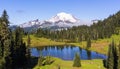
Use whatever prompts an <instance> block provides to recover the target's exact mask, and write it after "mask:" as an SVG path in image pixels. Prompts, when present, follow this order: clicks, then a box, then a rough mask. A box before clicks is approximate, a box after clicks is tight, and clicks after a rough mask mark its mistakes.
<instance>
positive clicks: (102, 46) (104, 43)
mask: <svg viewBox="0 0 120 69" xmlns="http://www.w3.org/2000/svg"><path fill="white" fill-rule="evenodd" d="M30 37H31V47H40V46H55V45H56V46H58V45H75V46H79V47H81V48H84V49H85V48H86V41H83V42H80V43H66V42H56V41H53V40H51V39H47V38H37V37H35V36H34V35H30ZM112 39H114V41H115V43H116V44H117V45H118V43H119V41H120V35H112V36H111V38H105V39H98V40H92V45H91V48H90V49H89V50H92V51H96V52H98V53H101V54H106V55H107V52H108V46H109V44H110V42H111V41H112ZM24 41H25V42H27V37H26V36H25V38H24Z"/></svg>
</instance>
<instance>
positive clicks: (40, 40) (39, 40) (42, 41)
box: [23, 35, 65, 47]
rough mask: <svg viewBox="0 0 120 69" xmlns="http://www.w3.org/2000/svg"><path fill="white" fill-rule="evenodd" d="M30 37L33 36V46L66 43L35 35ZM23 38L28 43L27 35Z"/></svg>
mask: <svg viewBox="0 0 120 69" xmlns="http://www.w3.org/2000/svg"><path fill="white" fill-rule="evenodd" d="M30 37H31V47H39V46H52V45H65V42H56V41H52V40H51V39H47V38H37V37H35V36H34V35H30ZM23 39H24V41H25V42H26V43H27V37H25V38H23Z"/></svg>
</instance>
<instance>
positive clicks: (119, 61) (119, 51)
mask: <svg viewBox="0 0 120 69" xmlns="http://www.w3.org/2000/svg"><path fill="white" fill-rule="evenodd" d="M118 48H119V49H118V67H117V68H118V69H120V42H119V45H118Z"/></svg>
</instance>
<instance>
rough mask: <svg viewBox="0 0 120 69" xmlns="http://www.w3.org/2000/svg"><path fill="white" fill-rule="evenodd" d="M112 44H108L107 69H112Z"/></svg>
mask: <svg viewBox="0 0 120 69" xmlns="http://www.w3.org/2000/svg"><path fill="white" fill-rule="evenodd" d="M112 45H113V44H110V46H109V50H108V59H107V69H113V67H114V56H113V49H112V47H113V46H112Z"/></svg>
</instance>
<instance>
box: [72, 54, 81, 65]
mask: <svg viewBox="0 0 120 69" xmlns="http://www.w3.org/2000/svg"><path fill="white" fill-rule="evenodd" d="M73 67H81V60H80V55H79V53H76V54H75V58H74V63H73Z"/></svg>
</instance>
